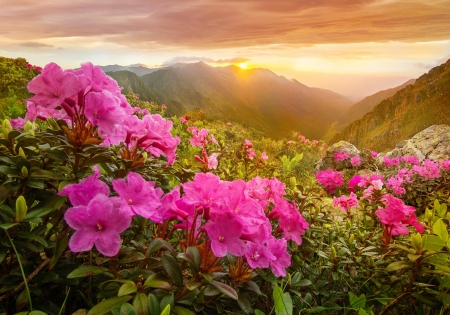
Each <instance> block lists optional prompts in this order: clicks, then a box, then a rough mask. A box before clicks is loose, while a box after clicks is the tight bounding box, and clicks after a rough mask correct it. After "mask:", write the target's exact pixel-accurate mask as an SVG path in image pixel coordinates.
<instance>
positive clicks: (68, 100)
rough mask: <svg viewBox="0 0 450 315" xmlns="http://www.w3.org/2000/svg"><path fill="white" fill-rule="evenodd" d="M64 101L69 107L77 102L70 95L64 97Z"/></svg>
mask: <svg viewBox="0 0 450 315" xmlns="http://www.w3.org/2000/svg"><path fill="white" fill-rule="evenodd" d="M64 102H66V103H67V105H69V106H70V107H74V106H75V105H76V104H77V102H76V101H75V100H74V99H73V98H71V97H66V98H65V99H64Z"/></svg>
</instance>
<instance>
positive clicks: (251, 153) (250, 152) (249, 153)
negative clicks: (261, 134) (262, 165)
mask: <svg viewBox="0 0 450 315" xmlns="http://www.w3.org/2000/svg"><path fill="white" fill-rule="evenodd" d="M255 156H256V152H255V150H253V149H248V150H247V156H246V157H247V159H249V160H253V158H254V157H255Z"/></svg>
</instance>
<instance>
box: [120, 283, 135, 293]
mask: <svg viewBox="0 0 450 315" xmlns="http://www.w3.org/2000/svg"><path fill="white" fill-rule="evenodd" d="M136 292H137V286H136V284H135V283H134V282H133V283H124V284H122V286H121V287H120V288H119V292H117V296H124V295H128V294H130V293H136Z"/></svg>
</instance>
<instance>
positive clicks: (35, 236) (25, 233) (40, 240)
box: [16, 231, 48, 247]
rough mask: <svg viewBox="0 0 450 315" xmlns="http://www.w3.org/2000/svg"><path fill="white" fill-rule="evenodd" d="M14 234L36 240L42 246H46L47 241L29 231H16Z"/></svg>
mask: <svg viewBox="0 0 450 315" xmlns="http://www.w3.org/2000/svg"><path fill="white" fill-rule="evenodd" d="M16 235H17V236H19V237H21V238H25V239H31V240H34V241H37V242H39V243H41V244H42V245H43V246H44V247H48V243H47V241H46V240H45V239H44V238H43V237H40V236H38V235H36V234H33V233H30V232H24V231H18V232H17V233H16Z"/></svg>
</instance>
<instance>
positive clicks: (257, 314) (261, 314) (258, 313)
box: [255, 309, 266, 315]
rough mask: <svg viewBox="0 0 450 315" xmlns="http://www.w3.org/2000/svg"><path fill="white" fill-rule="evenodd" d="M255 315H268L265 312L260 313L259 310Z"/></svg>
mask: <svg viewBox="0 0 450 315" xmlns="http://www.w3.org/2000/svg"><path fill="white" fill-rule="evenodd" d="M255 315H266V314H265V313H264V312H263V311H260V310H258V309H256V310H255Z"/></svg>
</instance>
